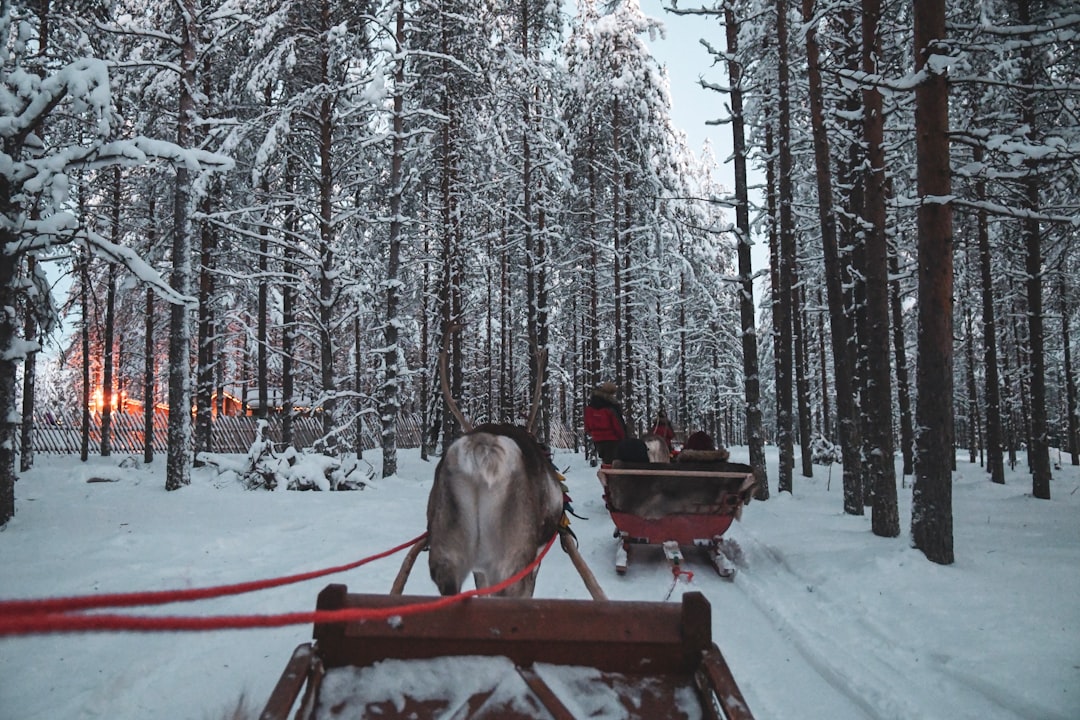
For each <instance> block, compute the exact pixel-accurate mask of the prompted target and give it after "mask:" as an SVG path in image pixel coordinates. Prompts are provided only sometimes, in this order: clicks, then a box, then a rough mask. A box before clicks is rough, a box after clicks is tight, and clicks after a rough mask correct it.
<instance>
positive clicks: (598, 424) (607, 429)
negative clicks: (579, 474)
mask: <svg viewBox="0 0 1080 720" xmlns="http://www.w3.org/2000/svg"><path fill="white" fill-rule="evenodd" d="M616 389H617V388H616V387H615V383H613V382H603V383H600V384H599V385H597V386H596V388H595V389H594V390H593V393H592V397H591V398H590V399H589V404H588V405H586V406H585V432H587V433H589V437H591V438H592V441H593V445H595V446H596V452H597V453H598V454H599V455H600V461H601V462H602V463H604V464H605V465H610V464H611V461H612V460H614V459H615V449H616V448H617V447H618V445H619V441H620V440H622V439H623V438H625V437H626V423H625V422H624V421H623V416H622V408H621V407H620V406H619V403H617V402H616V401H615V391H616Z"/></svg>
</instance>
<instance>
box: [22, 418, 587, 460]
mask: <svg viewBox="0 0 1080 720" xmlns="http://www.w3.org/2000/svg"><path fill="white" fill-rule="evenodd" d="M281 420H282V418H281V417H280V416H271V417H269V418H267V419H266V421H267V423H268V424H269V430H270V438H271V439H272V440H273V441H274V442H275V443H280V442H281ZM376 421H377V417H376V416H375V415H374V414H372V415H371V416H370V417H368V416H365V417H364V418H362V420H361V424H362V437H363V449H364V450H371V449H374V448H377V447H381V445H382V443H381V442H380V440H379V438H380V437H381V433H382V426H381V424H377V422H376ZM168 422H169V417H168V415H167V414H166V413H162V412H159V413H155V415H154V433H153V447H154V454H155V455H157V454H161V455H164V454H165V453H166V452H167V451H168ZM258 422H259V420H258V418H254V417H244V416H233V415H222V416H219V417H215V418H214V420H213V424H212V426H211V433H210V444H211V448H212V450H213V452H218V453H246V452H247V451H248V448H250V447H251V443H252V441H253V440H254V439H255V430H256V428H257V426H258ZM110 424H111V432H110V437H111V449H112V452H113V453H117V454H122V453H126V454H137V455H141V454H142V452H143V440H144V438H145V435H146V433H145V428H144V420H143V416H142V415H141V414H128V413H113V414H112V417H111V419H110ZM353 432H354V430H353V429H352V427H350V429H349V431H348V432H347V433H345V437H344V438H343V441H342V442H343V443H344V444H345V445H346V447H349V448H351V447H352V446H353ZM322 434H323V432H322V421H321V420H320V419H319V418H312V417H296V418H293V422H292V435H293V445H294V446H295V447H297V448H306V447H311V446H312V445H314V444H315V441H316V440H318V439H319V438H320V437H321V436H322ZM421 435H422V432H421V427H420V416H419V415H403V416H401V417H399V418H398V423H397V445H398V447H401V448H416V447H420V438H421ZM81 444H82V414H81V413H80V412H78V411H76V410H66V411H64V410H61V411H54V410H48V411H39V412H37V413H35V414H34V452H36V453H53V454H58V455H73V454H78V453H79V452H80V451H81ZM552 445H554V446H555V447H559V448H572V447H574V437H573V435H572V434H571V433H570V432H569V431H568V430H567V429H566V428H565V427H563V426H562V425H558V424H556V425H552ZM100 449H101V413H91V414H90V453H91V454H97V453H98V452H99V451H100Z"/></svg>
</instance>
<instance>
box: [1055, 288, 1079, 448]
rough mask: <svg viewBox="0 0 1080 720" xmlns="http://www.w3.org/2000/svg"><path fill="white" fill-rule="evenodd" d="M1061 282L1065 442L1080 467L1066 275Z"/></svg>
mask: <svg viewBox="0 0 1080 720" xmlns="http://www.w3.org/2000/svg"><path fill="white" fill-rule="evenodd" d="M1059 281H1060V283H1061V285H1060V290H1059V292H1060V295H1061V346H1062V347H1063V348H1064V351H1065V352H1064V357H1063V359H1062V362H1063V365H1064V367H1063V368H1062V371H1063V372H1064V373H1065V412H1066V414H1067V415H1068V418H1067V420H1066V428H1067V432H1068V433H1069V435H1068V438H1066V440H1065V447H1066V449H1067V450H1068V451H1069V455H1070V456H1071V460H1072V464H1073V465H1080V429H1078V428H1077V408H1076V376H1075V375H1074V374H1073V369H1072V350H1071V348H1070V347H1069V345H1070V343H1071V342H1072V335H1071V333H1070V332H1069V311H1070V307H1069V296H1068V288H1067V287H1066V285H1065V275H1064V273H1062V274H1061V275H1060V276H1059Z"/></svg>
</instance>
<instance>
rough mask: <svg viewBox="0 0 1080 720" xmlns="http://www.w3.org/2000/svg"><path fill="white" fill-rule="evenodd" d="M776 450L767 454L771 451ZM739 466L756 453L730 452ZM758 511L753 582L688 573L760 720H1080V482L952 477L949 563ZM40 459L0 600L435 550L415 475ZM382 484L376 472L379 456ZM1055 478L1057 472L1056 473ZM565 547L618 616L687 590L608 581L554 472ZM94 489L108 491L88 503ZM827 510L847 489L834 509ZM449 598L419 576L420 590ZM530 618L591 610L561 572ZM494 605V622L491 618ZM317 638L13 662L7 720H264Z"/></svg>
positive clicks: (418, 464) (594, 485)
mask: <svg viewBox="0 0 1080 720" xmlns="http://www.w3.org/2000/svg"><path fill="white" fill-rule="evenodd" d="M769 450H773V449H771V448H770V449H769ZM732 454H733V459H735V460H745V457H746V452H745V448H733V453H732ZM768 458H769V463H770V465H769V474H770V479H771V483H772V487H773V488H774V494H773V499H771V500H769V501H768V502H765V503H758V502H755V503H751V505H750V506H749V507H748V508H746V511H745V513H744V515H743V519H742V522H741V523H737V524H736V525H735V526H733V527H732V529H731V530H730V531H729V532H728V535H727V537H729V538H733V539H735V540H737V541H738V543H739V544H740V545H741V547H742V550H743V553H744V555H745V558H746V562H747V567H746V568H745V569H742V570H740V572H739V574H738V575H737V577H736V579H735V581H734V582H733V583H731V582H726V581H724V580H721V579H720V578H719V577H718V576H717V575H716V574H715V572H713V571H712V569H711V566H709V565H708V564H707V563H706V561H705V559H704V556H703V555H697V554H695V553H693V552H689V551H688V552H687V567H688V568H689V569H692V570H694V571H695V574H694V576H693V579H692V581H690V582H689V583H686V581H685V580H680V581H679V586H678V588H677V589H676V592H675V593H674V595H673V599H672V602H674V601H677V600H678V596H679V594H680V592H681V590H683V589H689V588H693V589H697V590H700V591H702V592H703V593H704V594H705V595H706V597H707V598H708V599H709V600H710V602H711V604H712V608H713V624H714V639H715V641H716V642H717V644H718V645H719V647H720V649H721V650H722V652H723V653H724V655H725V657H726V658H727V661H728V663H729V665H730V666H731V668H732V671H733V673H734V675H735V678H736V680H737V681H738V683H739V686H740V688H741V689H742V692H743V694H744V695H745V696H746V699H747V701H748V703H749V705H750V708H751V710H752V711H753V712H754V714H755V716H756V717H758V718H759V719H762V720H764V719H768V718H772V719H781V720H783V719H787V718H791V719H795V718H799V719H800V720H801V719H804V718H807V719H811V720H812V719H816V718H829V719H830V720H845V719H848V718H897V719H900V718H903V719H904V720H913V719H916V718H917V719H920V720H932V719H938V720H957V719H959V718H972V719H973V720H974V719H979V720H987V719H993V718H1001V719H1006V718H1009V719H1011V718H1030V719H1040V720H1076V718H1080V492H1078V489H1080V469H1078V468H1074V467H1072V466H1071V465H1068V464H1067V462H1068V458H1067V457H1066V458H1064V461H1065V463H1066V464H1065V465H1063V466H1062V467H1061V468H1060V469H1055V473H1054V480H1053V483H1052V493H1053V500H1050V501H1043V500H1036V499H1033V498H1032V497H1031V496H1030V484H1031V483H1030V479H1029V478H1028V477H1027V476H1026V474H1025V473H1023V472H1022V471H1023V468H1018V469H1017V472H1014V473H1011V474H1009V476H1008V478H1007V480H1008V482H1007V484H1006V485H1005V486H998V485H993V484H992V483H990V482H989V481H988V480H986V476H985V475H984V473H983V471H982V469H981V468H979V467H978V466H972V465H970V464H968V463H967V462H966V459H965V458H966V454H965V455H964V456H963V457H962V458H961V459H960V460H959V470H958V472H957V473H956V480H955V487H954V522H955V546H956V558H957V559H956V563H955V564H954V565H951V566H948V567H942V566H938V565H934V564H932V563H930V562H928V561H926V560H925V559H924V558H923V556H922V554H921V553H919V552H918V551H916V550H913V549H911V548H910V541H909V537H908V533H907V525H908V523H909V517H910V494H911V493H910V487H908V488H904V489H901V490H900V497H901V518H902V525H903V526H904V532H903V534H902V535H901V537H899V538H895V539H882V538H877V537H875V536H874V535H873V534H871V532H870V520H869V517H868V516H867V517H851V516H845V515H843V514H842V512H841V507H842V505H841V492H840V472H839V468H838V467H836V468H833V470H832V473H831V478H830V473H829V470H828V469H827V468H823V467H818V468H815V472H816V474H817V476H816V477H815V478H813V479H805V478H801V477H796V478H795V493H794V495H793V496H788V495H784V496H777V495H776V494H775V482H776V481H775V478H776V456H775V451H774V450H773V452H772V454H770V455H768ZM123 459H124V458H123V457H113V458H110V459H107V460H101V459H95V460H93V461H91V462H90V463H87V464H85V465H84V464H82V463H79V462H78V461H77V460H72V459H68V458H49V457H39V458H38V459H37V467H36V468H35V469H34V470H33V471H32V472H30V473H27V474H25V475H24V476H23V478H22V479H21V480H20V481H19V482H18V484H17V486H16V497H17V501H16V502H17V504H16V506H17V514H16V517H15V518H14V519H13V520H12V521H11V522H10V523H9V524H8V526H7V528H6V529H5V530H4V531H3V532H0V557H3V562H2V563H0V599H4V600H10V599H15V598H33V597H46V596H66V595H80V594H86V593H104V592H125V591H139V590H167V589H176V588H189V587H202V586H209V585H220V584H229V583H237V582H244V581H247V580H256V579H262V578H268V577H277V576H282V575H292V574H296V573H301V572H306V571H309V570H315V569H318V568H323V567H329V566H336V565H341V564H345V563H349V562H351V561H353V560H356V559H359V558H362V557H365V556H367V555H370V554H373V553H376V552H380V551H383V550H385V549H387V548H390V547H393V546H395V545H398V544H400V543H402V542H405V541H407V540H409V539H410V538H413V537H415V536H416V535H418V534H420V533H421V532H422V531H423V529H424V513H425V504H426V499H427V493H428V490H429V488H430V485H431V478H432V473H433V469H434V468H433V465H432V464H430V463H425V462H422V461H421V460H420V459H419V456H418V454H417V452H416V451H412V450H405V451H402V452H400V453H399V461H400V462H399V466H400V472H399V473H398V475H397V476H396V477H393V478H389V479H386V480H379V481H377V482H376V483H375V485H374V487H370V488H368V489H367V490H364V491H359V492H341V493H331V492H289V491H284V490H282V491H277V492H266V491H245V490H242V489H241V488H240V487H239V486H238V485H237V484H235V483H234V482H230V481H229V480H227V479H226V478H225V477H223V476H214V475H212V474H211V473H210V472H208V471H205V470H198V471H196V472H195V474H194V478H193V482H192V485H191V486H190V487H187V488H184V489H183V490H180V491H177V492H173V493H167V492H166V491H165V489H164V484H165V483H164V460H163V459H161V460H158V461H156V462H155V463H153V464H152V465H151V466H148V467H144V468H138V469H121V468H120V467H119V464H120V461H121V460H123ZM370 459H371V461H372V462H375V463H377V462H378V453H371V454H370ZM1055 459H1057V458H1056V453H1055ZM556 462H557V464H558V465H559V466H560V468H564V467H565V468H568V469H567V471H566V475H567V480H568V484H569V487H570V491H571V495H572V496H573V498H574V506H575V509H576V511H577V513H578V514H579V515H582V516H584V517H585V518H587V520H580V519H575V520H574V521H573V526H572V527H573V529H574V531H575V532H576V533H577V535H578V537H579V538H580V540H581V548H582V553H583V555H584V557H585V559H586V560H587V562H588V563H589V564H590V566H591V567H592V569H593V571H594V573H595V574H596V576H597V579H598V581H599V583H600V585H601V586H602V587H603V589H604V590H605V592H606V593H607V594H608V596H609V597H610V598H612V599H613V600H654V601H660V600H663V599H664V597H665V596H666V595H667V593H668V590H669V588H670V587H671V584H672V576H671V573H670V571H669V570H668V567H667V563H666V562H665V560H664V558H663V556H662V554H661V551H660V550H659V549H658V548H640V547H637V548H634V552H633V553H632V555H631V562H630V569H629V572H628V573H627V574H626V575H625V576H618V575H616V573H615V571H614V566H613V558H614V554H615V540H614V539H613V538H612V530H613V525H612V523H611V520H610V518H609V517H608V516H607V513H606V511H605V510H604V506H603V502H602V500H601V497H600V485H599V482H598V481H597V479H596V474H595V470H594V469H593V468H590V467H589V466H588V464H587V463H586V462H585V461H584V458H583V457H581V456H578V455H571V454H558V455H556ZM91 477H104V478H107V479H111V480H115V482H95V483H88V482H87V480H88V479H89V478H91ZM830 486H831V487H830ZM399 564H400V556H395V557H392V558H389V559H386V560H380V561H377V562H374V563H372V564H369V565H365V566H363V567H361V568H359V569H357V570H353V571H350V572H347V573H344V574H343V575H340V576H334V577H331V578H328V579H321V580H313V581H309V582H305V583H301V584H299V585H292V586H288V587H284V588H278V589H273V590H266V591H262V592H258V593H255V594H252V595H244V596H237V597H230V598H222V599H217V600H210V601H203V602H199V603H196V604H185V605H174V606H165V607H161V608H151V609H147V610H145V611H143V612H144V613H145V614H170V615H203V616H205V615H222V614H248V613H259V614H277V613H284V612H291V611H308V610H311V609H313V608H314V602H315V596H316V594H317V593H318V591H319V590H320V589H321V588H322V587H323V585H324V584H325V583H326V582H343V583H345V584H347V585H348V586H349V589H350V590H351V591H355V592H380V593H381V592H386V591H388V590H389V588H390V585H391V583H392V582H393V578H394V575H395V574H396V572H397V569H398V566H399ZM406 592H407V593H409V594H434V593H435V590H434V586H433V585H432V583H431V582H430V580H429V579H428V577H427V572H426V565H425V564H424V562H423V558H421V562H419V563H418V564H417V567H416V568H415V570H414V571H413V573H412V576H411V578H410V580H409V584H408V586H407V587H406ZM536 596H537V597H546V598H581V599H587V598H588V597H589V595H588V592H587V590H586V589H585V587H584V585H583V583H582V581H581V579H580V578H579V576H578V575H577V573H576V572H575V571H574V569H573V567H572V565H571V563H570V560H569V558H567V557H566V556H565V555H564V554H563V553H561V552H558V550H557V549H556V550H555V551H553V552H552V553H551V554H550V555H549V556H548V558H547V559H546V560H545V562H544V565H543V567H542V568H541V570H540V576H539V579H538V582H537V589H536ZM477 602H480V601H477ZM310 631H311V628H310V627H309V626H290V627H285V628H279V629H263V630H229V631H216V632H188V633H169V634H140V633H94V634H71V635H42V636H33V637H6V638H0V719H2V720H75V719H77V718H78V719H82V718H98V717H101V718H112V719H121V720H124V719H134V718H139V719H146V718H169V719H178V720H185V719H188V718H190V719H192V720H208V719H214V718H220V717H223V716H224V715H225V714H226V713H227V712H229V711H231V710H232V709H233V708H234V707H235V706H236V704H237V702H238V699H239V698H240V697H241V696H242V695H243V696H244V698H245V699H246V700H245V703H246V707H247V709H248V710H249V711H250V712H251V715H253V716H254V715H255V714H257V712H258V711H259V710H260V709H261V708H262V705H263V703H264V702H265V700H266V698H267V697H268V695H269V692H270V690H271V688H272V687H273V685H274V683H275V682H276V681H277V679H278V676H279V675H280V673H281V670H282V668H283V667H284V665H285V663H286V661H287V660H288V659H289V656H290V655H291V653H292V650H293V648H295V647H296V646H297V645H299V644H300V643H303V642H305V641H306V640H308V639H309V637H310Z"/></svg>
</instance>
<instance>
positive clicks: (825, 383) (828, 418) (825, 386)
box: [817, 297, 836, 442]
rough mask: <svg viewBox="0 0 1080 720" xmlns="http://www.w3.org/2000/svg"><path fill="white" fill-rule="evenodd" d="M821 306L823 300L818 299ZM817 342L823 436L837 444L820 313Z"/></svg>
mask: <svg viewBox="0 0 1080 720" xmlns="http://www.w3.org/2000/svg"><path fill="white" fill-rule="evenodd" d="M818 304H819V306H820V305H821V299H820V297H819V298H818ZM817 341H818V372H819V373H820V374H821V381H820V384H821V406H820V407H821V434H822V435H823V436H824V437H825V438H826V439H828V440H829V441H832V442H835V441H836V438H835V437H834V436H833V426H832V412H831V410H830V408H829V395H830V394H831V393H830V392H829V368H828V360H827V359H826V358H827V357H828V356H827V354H826V353H825V315H824V314H823V313H820V312H819V313H818V316H817Z"/></svg>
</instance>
